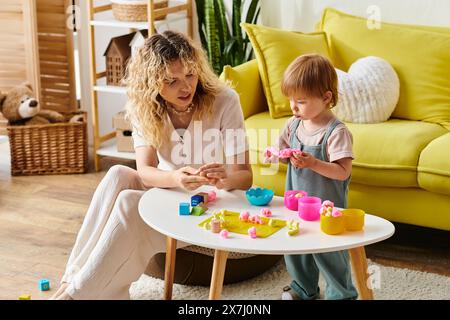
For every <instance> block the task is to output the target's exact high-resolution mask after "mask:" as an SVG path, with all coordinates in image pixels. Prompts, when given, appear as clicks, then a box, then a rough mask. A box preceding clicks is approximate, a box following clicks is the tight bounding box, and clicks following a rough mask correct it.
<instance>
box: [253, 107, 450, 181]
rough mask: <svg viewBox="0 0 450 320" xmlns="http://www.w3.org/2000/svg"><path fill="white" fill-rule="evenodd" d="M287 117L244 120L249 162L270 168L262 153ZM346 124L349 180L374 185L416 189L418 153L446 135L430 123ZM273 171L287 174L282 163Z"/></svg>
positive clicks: (261, 116) (264, 115)
mask: <svg viewBox="0 0 450 320" xmlns="http://www.w3.org/2000/svg"><path fill="white" fill-rule="evenodd" d="M288 118H289V117H284V118H280V119H272V118H271V117H270V114H269V112H263V113H259V114H256V115H253V116H251V117H249V118H248V119H247V120H245V126H246V128H247V130H248V132H249V135H248V136H249V149H250V160H251V163H253V164H255V165H259V166H261V167H264V168H266V170H267V168H269V165H268V164H264V163H263V157H262V156H261V154H262V152H263V151H264V149H265V148H266V147H267V146H269V145H274V144H276V143H277V141H278V137H279V135H280V133H281V131H282V129H283V127H284V125H285V123H286V121H287V119H288ZM346 125H347V126H348V128H349V129H350V131H351V132H352V134H353V151H354V154H355V160H354V161H353V171H352V181H354V182H357V183H362V184H367V185H375V186H389V187H418V183H417V164H418V162H419V156H420V153H421V151H422V150H423V149H424V148H425V147H426V146H427V145H428V144H429V143H430V142H431V141H433V140H434V139H435V138H437V137H439V136H441V135H444V134H446V133H447V130H445V129H444V128H442V127H441V126H439V125H436V124H433V123H427V122H420V121H408V120H400V119H391V120H389V121H386V122H381V123H374V124H356V123H346ZM272 170H279V171H280V172H286V165H284V164H281V165H280V166H279V168H277V167H275V166H273V165H272ZM266 172H267V171H266Z"/></svg>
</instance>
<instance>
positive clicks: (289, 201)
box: [284, 190, 308, 211]
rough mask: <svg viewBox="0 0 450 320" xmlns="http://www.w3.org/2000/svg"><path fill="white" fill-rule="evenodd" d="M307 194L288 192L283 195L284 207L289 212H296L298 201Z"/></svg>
mask: <svg viewBox="0 0 450 320" xmlns="http://www.w3.org/2000/svg"><path fill="white" fill-rule="evenodd" d="M307 196H308V193H307V192H305V191H303V190H288V191H286V192H285V193H284V205H285V206H286V208H288V209H289V210H293V211H297V210H298V199H299V198H303V197H307Z"/></svg>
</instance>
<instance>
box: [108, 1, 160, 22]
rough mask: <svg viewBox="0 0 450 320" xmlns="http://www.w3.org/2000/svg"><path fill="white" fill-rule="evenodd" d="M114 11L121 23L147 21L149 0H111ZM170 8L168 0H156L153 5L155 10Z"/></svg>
mask: <svg viewBox="0 0 450 320" xmlns="http://www.w3.org/2000/svg"><path fill="white" fill-rule="evenodd" d="M111 2H112V11H113V14H114V17H115V18H116V19H117V20H120V21H147V3H148V1H147V0H143V1H139V0H135V1H127V0H111ZM168 6H169V1H168V0H155V1H154V4H153V8H154V9H162V8H167V7H168ZM165 18H166V15H164V16H160V17H158V18H156V20H163V19H165Z"/></svg>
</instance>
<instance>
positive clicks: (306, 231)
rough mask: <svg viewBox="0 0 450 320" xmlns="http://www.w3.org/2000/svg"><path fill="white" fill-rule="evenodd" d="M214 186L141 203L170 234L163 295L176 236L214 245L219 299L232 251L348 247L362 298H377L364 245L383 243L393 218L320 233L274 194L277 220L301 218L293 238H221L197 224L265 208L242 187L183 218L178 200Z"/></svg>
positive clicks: (165, 192)
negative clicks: (225, 212)
mask: <svg viewBox="0 0 450 320" xmlns="http://www.w3.org/2000/svg"><path fill="white" fill-rule="evenodd" d="M209 190H213V188H212V187H209V186H204V187H201V188H199V189H197V190H196V192H190V193H188V192H186V191H183V190H181V189H160V188H152V189H150V190H148V191H147V192H146V193H145V194H144V195H143V196H142V198H141V200H140V202H139V213H140V215H141V217H142V219H143V220H144V221H145V222H146V223H147V224H148V225H149V226H150V227H152V228H153V229H155V230H157V231H159V232H160V233H162V234H164V235H166V236H167V248H166V250H167V251H166V267H165V292H164V297H165V299H171V297H172V286H173V278H174V271H175V254H176V244H177V242H176V241H177V240H180V241H184V242H187V243H190V244H193V245H198V246H201V247H206V248H211V249H215V254H214V265H213V272H212V278H211V287H210V293H209V298H210V299H220V295H221V292H222V285H223V278H224V274H225V266H226V261H227V256H228V253H229V252H241V253H252V254H271V255H284V254H306V253H320V252H331V251H339V250H344V249H349V254H350V257H351V264H352V267H353V271H354V274H355V280H356V287H357V289H358V291H359V295H360V298H361V299H373V293H372V290H371V289H370V288H369V287H368V286H367V280H368V276H369V275H368V273H367V261H366V254H365V250H364V246H365V245H368V244H372V243H375V242H379V241H382V240H384V239H387V238H389V237H390V236H392V235H393V234H394V231H395V228H394V225H393V224H392V223H390V222H389V221H387V220H385V219H383V218H380V217H377V216H373V215H370V214H366V215H365V225H364V230H363V231H357V232H345V233H343V234H340V235H335V236H331V235H327V234H324V233H323V232H322V231H320V222H319V221H314V222H309V221H303V220H302V219H300V218H299V217H298V215H297V213H296V212H295V211H291V210H289V209H287V208H286V207H285V206H284V201H283V197H277V196H275V197H274V198H273V200H272V201H271V202H270V204H269V205H268V206H265V207H268V208H270V209H271V211H272V214H273V217H274V218H281V219H286V220H291V219H294V220H297V221H299V222H300V234H299V235H297V236H289V235H288V234H287V229H286V228H283V229H281V230H279V231H278V232H276V233H274V234H272V235H271V236H269V237H267V238H257V239H251V238H250V237H249V236H247V235H243V234H236V233H230V238H228V239H223V238H221V237H220V236H219V235H218V234H214V233H212V232H211V231H207V230H204V229H203V228H201V227H199V226H198V224H199V223H200V222H201V221H203V220H205V219H206V218H208V217H209V216H211V212H213V211H219V210H221V209H228V210H231V211H236V212H241V211H243V210H248V211H249V212H250V213H251V214H257V213H259V211H260V210H261V207H258V206H252V205H250V204H249V202H248V201H247V199H246V197H245V192H244V191H241V190H235V191H231V192H228V191H223V190H216V192H217V200H216V201H215V202H212V203H208V205H207V206H208V208H209V210H208V211H207V213H205V214H204V215H202V216H180V215H179V213H178V206H179V203H180V202H190V198H191V196H192V195H193V194H195V193H197V192H201V191H204V192H208V191H209Z"/></svg>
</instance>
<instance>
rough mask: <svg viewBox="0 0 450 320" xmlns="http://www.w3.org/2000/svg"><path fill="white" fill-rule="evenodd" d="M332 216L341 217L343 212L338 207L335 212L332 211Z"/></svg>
mask: <svg viewBox="0 0 450 320" xmlns="http://www.w3.org/2000/svg"><path fill="white" fill-rule="evenodd" d="M331 216H332V217H334V218H336V217H340V216H342V212H341V211H339V210H337V209H334V210H333V212H332V213H331Z"/></svg>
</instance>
